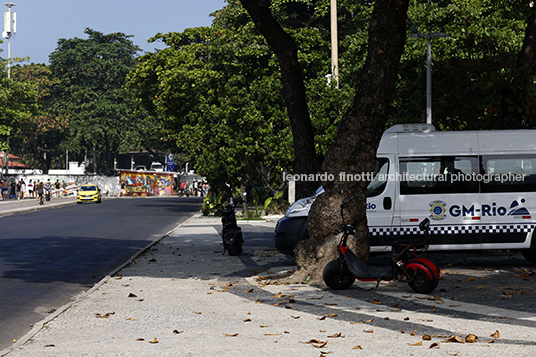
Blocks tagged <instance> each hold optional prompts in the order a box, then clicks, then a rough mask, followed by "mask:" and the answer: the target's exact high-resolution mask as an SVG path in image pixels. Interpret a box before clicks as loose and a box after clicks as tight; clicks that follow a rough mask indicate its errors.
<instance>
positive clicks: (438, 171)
mask: <svg viewBox="0 0 536 357" xmlns="http://www.w3.org/2000/svg"><path fill="white" fill-rule="evenodd" d="M478 172H479V171H478V158H477V157H476V156H436V157H419V158H400V175H401V176H400V178H399V180H400V193H401V194H402V195H418V194H437V193H478V192H479V188H478V181H477V174H478Z"/></svg>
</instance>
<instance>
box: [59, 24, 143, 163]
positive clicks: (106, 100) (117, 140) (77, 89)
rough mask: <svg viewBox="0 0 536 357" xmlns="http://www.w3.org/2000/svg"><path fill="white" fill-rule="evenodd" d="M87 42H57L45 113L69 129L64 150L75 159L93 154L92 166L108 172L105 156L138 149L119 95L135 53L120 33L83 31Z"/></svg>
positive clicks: (136, 126)
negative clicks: (64, 122) (49, 100)
mask: <svg viewBox="0 0 536 357" xmlns="http://www.w3.org/2000/svg"><path fill="white" fill-rule="evenodd" d="M84 33H85V34H86V35H88V38H87V39H80V38H72V39H60V40H59V41H58V46H57V48H56V50H55V51H54V52H53V53H52V54H51V55H50V70H51V71H52V75H53V76H54V78H57V79H59V81H60V82H59V83H58V84H56V85H54V86H53V88H52V98H53V103H52V104H51V110H53V111H54V113H55V115H56V116H61V117H64V118H66V119H67V120H68V123H69V135H68V138H66V139H67V142H66V143H65V147H66V148H68V149H69V152H70V153H71V154H72V155H73V156H75V155H78V157H79V158H80V159H81V158H82V157H83V155H84V154H86V153H88V152H89V153H93V156H94V158H95V159H97V154H98V155H99V156H100V160H97V162H96V163H97V166H98V167H100V169H101V170H103V171H108V170H109V169H110V168H111V160H110V157H109V154H110V153H111V152H117V151H122V150H124V151H126V150H128V149H133V148H136V147H140V140H141V139H140V137H141V135H142V134H141V132H142V130H143V124H142V122H141V120H140V119H141V118H140V117H139V116H136V115H135V114H134V107H135V104H134V101H133V98H132V97H131V96H130V95H128V94H127V93H126V92H125V91H124V89H123V85H124V84H125V80H126V76H127V74H128V73H129V72H130V70H132V69H133V68H134V67H135V64H136V62H135V55H136V53H137V52H138V51H139V48H138V47H137V46H135V45H134V44H133V43H132V41H131V40H130V39H129V37H130V36H127V35H124V34H122V33H112V34H107V35H105V34H102V33H100V32H98V31H94V30H91V29H86V30H85V31H84Z"/></svg>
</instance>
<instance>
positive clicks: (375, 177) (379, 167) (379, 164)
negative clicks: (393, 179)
mask: <svg viewBox="0 0 536 357" xmlns="http://www.w3.org/2000/svg"><path fill="white" fill-rule="evenodd" d="M388 174H389V159H387V158H384V157H380V158H377V159H376V167H375V168H374V173H373V174H372V181H370V183H369V184H368V186H367V197H375V196H378V195H380V194H381V193H382V192H383V191H384V190H385V186H387V176H388Z"/></svg>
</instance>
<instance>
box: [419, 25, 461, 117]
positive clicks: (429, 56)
mask: <svg viewBox="0 0 536 357" xmlns="http://www.w3.org/2000/svg"><path fill="white" fill-rule="evenodd" d="M432 37H451V35H450V34H449V33H446V32H435V33H415V34H413V35H410V36H409V38H426V124H432Z"/></svg>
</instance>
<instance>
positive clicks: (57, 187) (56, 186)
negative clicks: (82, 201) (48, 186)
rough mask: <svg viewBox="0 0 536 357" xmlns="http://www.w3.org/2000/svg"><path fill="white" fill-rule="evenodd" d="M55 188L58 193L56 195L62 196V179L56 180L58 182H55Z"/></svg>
mask: <svg viewBox="0 0 536 357" xmlns="http://www.w3.org/2000/svg"><path fill="white" fill-rule="evenodd" d="M54 186H55V190H54V193H55V194H56V197H60V180H56V183H55V184H54Z"/></svg>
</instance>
